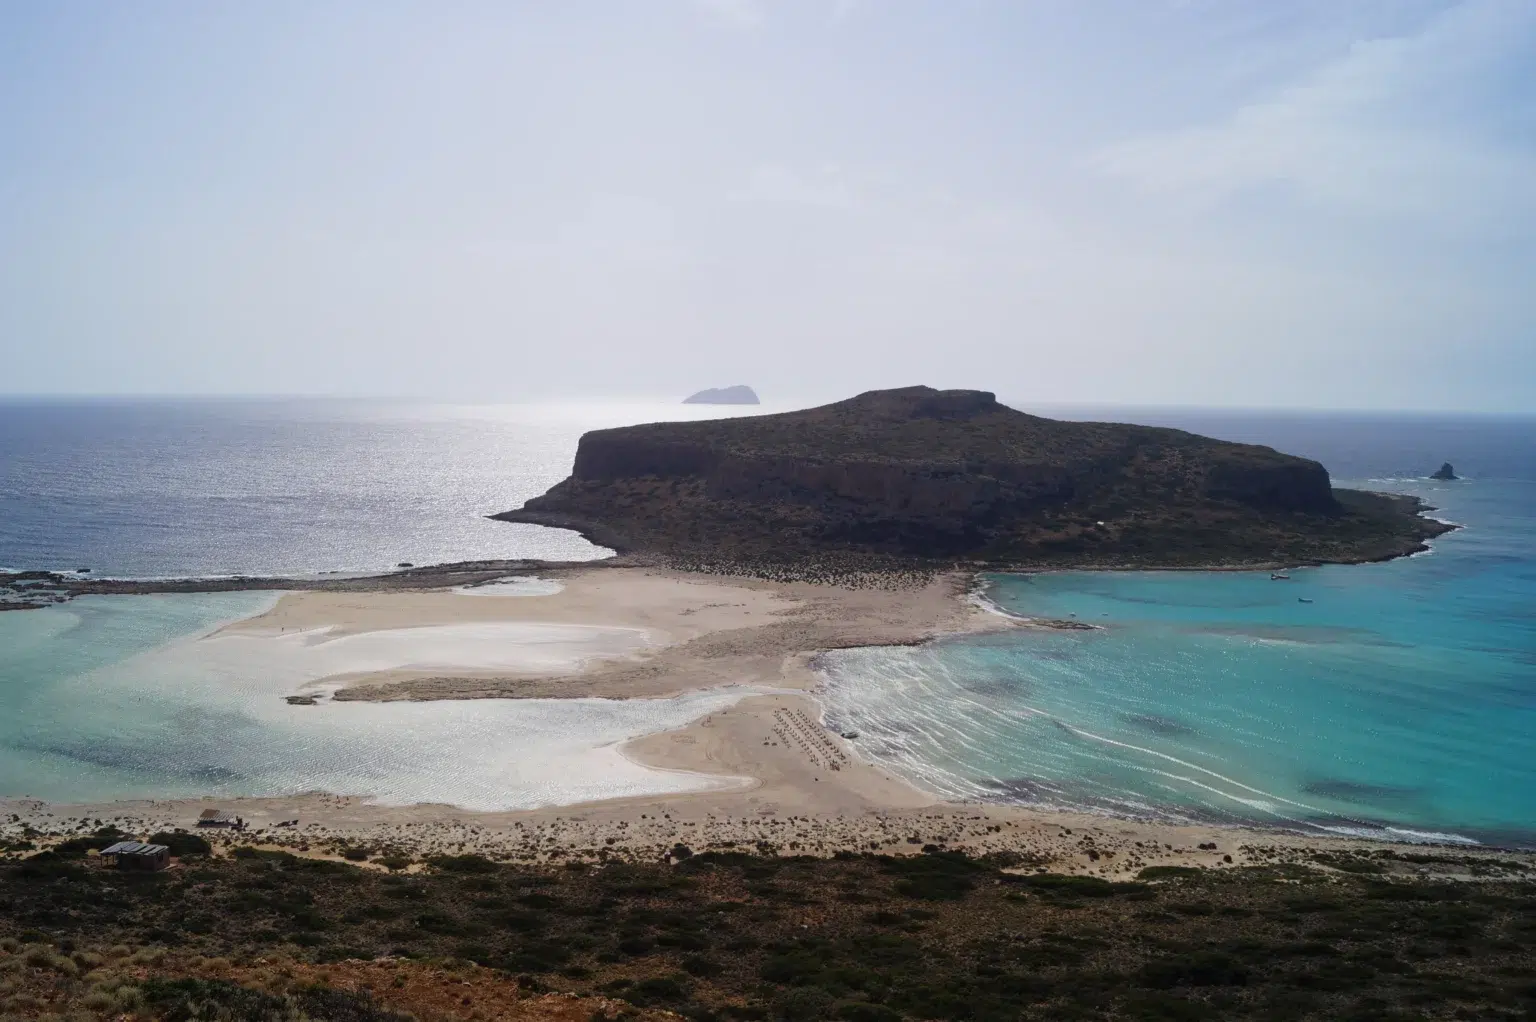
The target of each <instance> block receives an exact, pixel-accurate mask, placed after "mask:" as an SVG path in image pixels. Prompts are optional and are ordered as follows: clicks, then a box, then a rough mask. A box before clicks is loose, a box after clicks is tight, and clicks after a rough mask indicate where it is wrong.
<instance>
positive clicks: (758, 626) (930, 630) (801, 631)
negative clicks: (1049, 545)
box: [225, 566, 1016, 700]
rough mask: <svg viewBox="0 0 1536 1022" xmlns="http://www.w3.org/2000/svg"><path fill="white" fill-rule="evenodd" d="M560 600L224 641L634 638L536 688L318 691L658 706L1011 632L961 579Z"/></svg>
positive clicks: (725, 587) (672, 578)
mask: <svg viewBox="0 0 1536 1022" xmlns="http://www.w3.org/2000/svg"><path fill="white" fill-rule="evenodd" d="M540 574H541V575H542V576H545V577H549V578H553V579H556V580H558V581H559V582H560V583H561V587H560V589H559V591H558V592H552V593H549V594H548V595H541V596H527V597H520V598H515V599H514V598H507V599H489V598H484V597H480V596H474V595H464V594H462V593H457V592H453V591H452V590H432V591H408V592H396V591H386V592H368V593H362V592H329V591H316V592H297V593H288V594H286V595H284V596H283V597H282V598H281V599H280V600H279V601H278V603H277V605H276V606H275V607H273V608H272V609H271V610H270V611H268V612H267V613H265V614H261V615H258V616H257V617H254V618H251V619H249V620H246V621H242V622H239V623H237V624H235V625H232V626H230V627H229V628H227V629H226V630H225V631H226V632H227V633H228V634H240V635H264V636H272V635H284V634H291V633H294V632H316V633H317V634H319V633H320V632H321V630H322V629H323V630H324V632H323V634H324V635H325V636H327V637H330V638H335V637H341V636H348V635H356V634H361V633H367V632H384V631H390V630H395V629H408V628H422V627H432V626H450V625H453V626H462V625H470V624H491V623H502V624H509V623H516V624H520V625H533V624H548V625H566V626H574V625H580V626H585V627H593V628H609V629H613V628H627V629H638V630H643V631H644V632H645V633H646V635H647V636H648V644H647V645H646V647H645V648H644V649H643V650H640V651H638V652H636V653H635V654H634V655H631V656H624V657H608V658H594V659H593V660H592V661H591V662H589V663H588V664H586V665H585V667H584V669H582V670H580V671H579V672H567V671H562V672H558V673H552V674H544V675H540V674H538V673H531V672H526V671H517V672H510V671H497V670H494V669H483V668H477V669H465V670H457V669H455V670H445V669H441V668H433V667H431V666H430V665H420V666H405V667H396V668H391V669H388V670H381V671H369V672H356V673H348V674H343V675H337V676H333V677H330V678H327V679H326V682H327V687H328V688H330V687H335V688H336V689H337V692H336V695H335V698H337V699H343V700H352V699H366V700H397V699H417V700H433V699H476V698H481V699H483V698H562V697H564V698H569V697H576V696H602V697H609V698H633V697H655V696H667V695H675V694H678V693H682V692H688V691H693V690H697V689H703V688H714V687H718V686H720V685H753V686H758V687H763V688H789V689H809V688H812V687H814V685H815V675H814V673H813V672H811V671H810V670H809V668H808V664H809V658H810V656H811V655H813V654H814V653H816V652H819V651H822V650H827V649H840V648H846V647H850V646H870V645H894V644H910V643H917V642H923V641H926V640H928V639H931V638H934V637H936V636H939V635H943V634H948V633H954V632H966V631H981V630H996V629H1004V628H1010V627H1014V626H1015V624H1016V623H1015V622H1012V621H1010V620H1008V619H1006V618H1001V617H998V616H997V615H993V614H987V613H985V612H984V611H983V610H981V609H980V608H977V607H975V606H972V605H970V604H967V603H966V602H965V601H964V600H962V599H959V598H958V597H960V596H963V594H964V593H965V592H966V591H967V589H968V587H969V578H968V577H967V576H966V575H965V574H963V573H960V572H955V573H951V574H946V575H938V576H931V577H927V578H923V579H920V580H918V581H915V582H913V583H912V584H909V585H906V586H904V587H900V588H884V589H883V588H873V587H866V588H856V587H853V586H842V585H825V584H815V583H809V582H794V583H774V582H768V581H763V580H759V579H743V578H732V577H724V576H710V575H703V574H698V573H692V572H682V571H671V570H666V569H660V568H644V567H618V566H615V567H608V566H603V567H597V566H593V567H582V568H567V569H559V570H556V571H544V572H541V573H540Z"/></svg>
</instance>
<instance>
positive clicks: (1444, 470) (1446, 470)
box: [1430, 461, 1461, 479]
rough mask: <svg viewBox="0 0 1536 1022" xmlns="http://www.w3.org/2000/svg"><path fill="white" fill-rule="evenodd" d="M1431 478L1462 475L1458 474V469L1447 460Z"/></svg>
mask: <svg viewBox="0 0 1536 1022" xmlns="http://www.w3.org/2000/svg"><path fill="white" fill-rule="evenodd" d="M1430 478H1431V479H1460V478H1461V477H1460V476H1458V475H1457V474H1456V470H1455V469H1454V468H1452V467H1451V463H1450V462H1448V461H1447V462H1446V463H1445V464H1443V465H1441V466H1440V468H1439V470H1438V471H1436V472H1435V474H1434V475H1432V476H1430Z"/></svg>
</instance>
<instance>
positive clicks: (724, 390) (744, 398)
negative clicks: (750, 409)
mask: <svg viewBox="0 0 1536 1022" xmlns="http://www.w3.org/2000/svg"><path fill="white" fill-rule="evenodd" d="M761 403H762V402H760V401H758V399H757V394H756V393H754V392H753V390H752V388H751V387H748V386H746V385H745V384H740V385H737V386H735V387H712V388H710V389H709V390H701V391H699V392H698V393H697V394H694V395H692V396H691V397H686V398H683V404H685V405H755V404H761Z"/></svg>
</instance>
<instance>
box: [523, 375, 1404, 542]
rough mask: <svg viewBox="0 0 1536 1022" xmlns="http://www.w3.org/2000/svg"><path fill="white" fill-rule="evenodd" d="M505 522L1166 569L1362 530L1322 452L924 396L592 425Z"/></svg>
mask: <svg viewBox="0 0 1536 1022" xmlns="http://www.w3.org/2000/svg"><path fill="white" fill-rule="evenodd" d="M496 517H498V518H506V519H509V520H514V521H537V522H541V523H544V524H559V525H566V526H569V527H574V528H578V529H581V530H582V531H586V532H588V533H589V534H591V535H593V536H594V538H596V539H598V541H599V542H605V543H608V544H609V545H616V546H619V547H621V548H626V549H643V550H654V551H659V552H665V553H671V554H689V555H693V556H704V557H710V556H728V557H752V558H763V557H769V558H773V557H781V558H794V557H800V556H805V555H808V554H813V553H819V552H826V551H830V550H837V551H842V552H846V553H861V554H872V555H886V556H900V557H906V558H911V557H918V558H922V557H940V558H954V557H968V558H975V559H981V560H991V561H1006V562H1021V561H1047V562H1054V561H1058V560H1061V559H1062V558H1065V559H1067V560H1076V561H1083V562H1089V561H1093V560H1094V559H1095V558H1098V559H1100V560H1102V559H1104V558H1106V557H1112V556H1122V557H1125V558H1130V559H1134V560H1137V561H1138V562H1143V561H1145V562H1148V563H1154V562H1155V563H1170V564H1173V563H1187V562H1188V561H1189V560H1190V559H1192V558H1193V559H1200V558H1204V559H1207V560H1209V559H1216V560H1221V559H1233V558H1247V559H1254V560H1263V559H1270V558H1272V557H1273V558H1276V559H1284V558H1286V557H1287V556H1304V555H1302V554H1300V551H1302V550H1304V549H1307V548H1319V549H1320V545H1321V546H1327V545H1328V543H1331V542H1338V541H1341V540H1342V541H1347V534H1350V533H1352V532H1358V531H1360V528H1359V527H1360V524H1361V523H1360V522H1358V521H1355V520H1354V519H1355V518H1357V517H1358V515H1356V514H1354V513H1353V512H1350V511H1348V510H1346V509H1345V508H1344V507H1342V506H1341V505H1340V503H1339V502H1338V500H1337V499H1336V497H1335V494H1334V491H1333V490H1332V488H1331V486H1330V484H1329V479H1328V473H1327V471H1326V470H1325V469H1324V468H1323V467H1322V466H1321V465H1319V464H1318V463H1316V462H1314V461H1308V460H1306V459H1302V458H1296V457H1292V456H1289V455H1285V454H1280V453H1278V452H1276V451H1273V450H1271V449H1269V448H1267V447H1255V446H1251V445H1244V444H1232V443H1226V442H1223V441H1219V440H1212V439H1210V438H1207V437H1201V436H1196V435H1194V434H1191V433H1185V432H1182V431H1180V430H1173V429H1160V428H1153V427H1147V426H1133V425H1122V424H1111V423H1076V422H1058V421H1054V420H1051V419H1044V418H1039V417H1037V416H1032V415H1026V414H1024V413H1022V412H1018V411H1015V410H1013V409H1011V408H1007V407H1005V406H1003V405H1001V404H999V403H998V402H997V400H996V398H995V397H994V396H993V395H992V394H989V393H985V392H982V391H935V390H932V389H930V388H927V387H911V388H905V389H902V390H894V391H872V392H870V393H867V394H862V395H860V396H858V397H856V398H852V399H850V400H848V401H842V402H838V403H837V404H833V405H827V406H824V407H821V408H813V409H808V410H806V411H801V412H790V413H786V414H782V415H764V416H754V417H750V418H737V419H727V420H718V421H711V422H691V423H657V424H653V425H646V426H629V427H624V428H621V429H609V430H598V431H595V432H592V433H588V434H586V435H585V436H583V437H582V439H581V442H580V445H579V447H578V450H577V455H576V462H575V466H574V468H573V471H572V474H571V477H570V478H568V479H566V480H565V481H564V482H562V483H560V484H559V485H557V486H556V487H554V488H553V489H552V490H550V491H549V492H548V493H546V494H544V495H543V496H541V497H538V498H536V499H534V500H532V501H530V502H529V503H528V505H527V506H526V507H525V508H523V509H521V510H520V511H514V512H507V513H505V514H503V515H498V516H496ZM1365 531H1366V532H1370V531H1371V530H1370V529H1366V530H1365ZM1377 531H1379V530H1377ZM1287 551H1290V553H1289V554H1288V553H1287Z"/></svg>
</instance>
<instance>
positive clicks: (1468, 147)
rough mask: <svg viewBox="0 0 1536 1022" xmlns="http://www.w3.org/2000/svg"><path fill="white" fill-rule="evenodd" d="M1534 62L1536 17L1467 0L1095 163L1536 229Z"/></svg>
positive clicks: (1427, 217) (1341, 204)
mask: <svg viewBox="0 0 1536 1022" xmlns="http://www.w3.org/2000/svg"><path fill="white" fill-rule="evenodd" d="M1533 57H1536V5H1532V4H1530V3H1529V2H1527V0H1469V2H1466V3H1462V4H1459V5H1457V6H1455V7H1453V8H1451V9H1449V10H1447V11H1445V12H1443V13H1442V14H1440V15H1439V16H1438V17H1436V18H1434V19H1432V20H1431V21H1429V22H1428V23H1427V24H1426V25H1425V26H1424V27H1423V28H1422V29H1421V30H1420V31H1419V32H1417V33H1416V34H1411V35H1402V36H1394V37H1387V38H1380V39H1373V40H1368V41H1362V42H1358V43H1356V44H1355V45H1353V46H1352V47H1351V48H1350V50H1349V52H1348V53H1347V54H1345V55H1344V56H1343V57H1341V58H1339V59H1337V60H1335V61H1333V62H1331V63H1329V64H1326V65H1324V66H1322V67H1320V68H1317V69H1315V70H1314V71H1313V72H1311V73H1310V74H1308V75H1306V76H1305V77H1304V78H1302V79H1301V80H1300V81H1297V82H1294V83H1293V84H1291V85H1289V86H1287V87H1285V88H1282V89H1280V90H1279V91H1278V92H1276V93H1275V94H1274V95H1272V96H1271V97H1269V98H1266V99H1264V100H1262V101H1259V102H1255V103H1251V104H1249V105H1246V106H1243V107H1241V108H1239V109H1238V110H1237V111H1236V112H1235V113H1233V114H1231V115H1230V116H1229V117H1227V118H1225V119H1224V120H1222V121H1220V122H1219V123H1216V124H1212V125H1205V126H1197V127H1191V128H1185V129H1182V130H1177V131H1172V132H1167V133H1161V134H1153V135H1147V136H1143V137H1140V138H1136V139H1132V140H1130V141H1128V142H1124V143H1122V144H1119V145H1116V146H1113V147H1111V148H1109V149H1107V150H1105V151H1104V152H1102V153H1100V154H1099V155H1098V157H1097V158H1096V159H1095V161H1094V163H1095V165H1096V166H1097V168H1098V169H1100V170H1101V171H1104V172H1106V173H1108V174H1110V175H1113V176H1117V177H1121V178H1123V179H1126V180H1128V181H1131V182H1133V183H1135V184H1136V185H1138V186H1139V187H1141V188H1143V189H1145V190H1147V191H1152V192H1165V193H1168V192H1182V193H1188V194H1191V195H1194V196H1196V197H1200V198H1204V199H1208V200H1212V201H1219V200H1222V199H1226V198H1231V197H1233V196H1235V195H1237V194H1238V193H1241V192H1244V191H1248V190H1255V189H1264V188H1279V189H1281V190H1284V191H1288V192H1289V193H1291V194H1292V195H1294V196H1295V197H1297V198H1299V199H1301V200H1303V201H1304V202H1306V203H1308V204H1312V205H1316V206H1319V207H1326V208H1329V209H1332V210H1335V211H1348V212H1353V213H1359V214H1364V215H1373V216H1390V217H1406V218H1411V219H1414V220H1420V221H1426V222H1434V223H1438V224H1439V225H1441V226H1445V227H1451V228H1457V229H1469V230H1473V231H1486V230H1490V229H1492V230H1494V231H1500V230H1504V229H1507V228H1508V227H1509V226H1510V225H1511V223H1512V222H1514V221H1528V220H1529V219H1531V218H1532V217H1533V216H1536V150H1533V147H1532V146H1531V144H1530V139H1531V138H1532V137H1533V136H1532V134H1531V131H1530V128H1531V125H1530V123H1529V120H1530V116H1531V107H1530V101H1529V95H1528V93H1529V89H1530V86H1529V84H1528V83H1527V84H1525V85H1521V84H1519V82H1520V73H1519V71H1518V69H1519V68H1521V67H1526V68H1528V67H1529V66H1530V61H1531V60H1532V59H1533ZM1512 90H1513V91H1514V93H1515V94H1514V95H1511V92H1512ZM1522 91H1523V92H1525V93H1526V95H1525V96H1521V95H1519V93H1520V92H1522ZM1511 111H1513V117H1514V118H1515V119H1516V120H1518V119H1519V118H1520V117H1522V116H1523V117H1524V118H1525V120H1526V123H1525V124H1523V125H1521V124H1518V123H1511V116H1512V115H1511Z"/></svg>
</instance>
